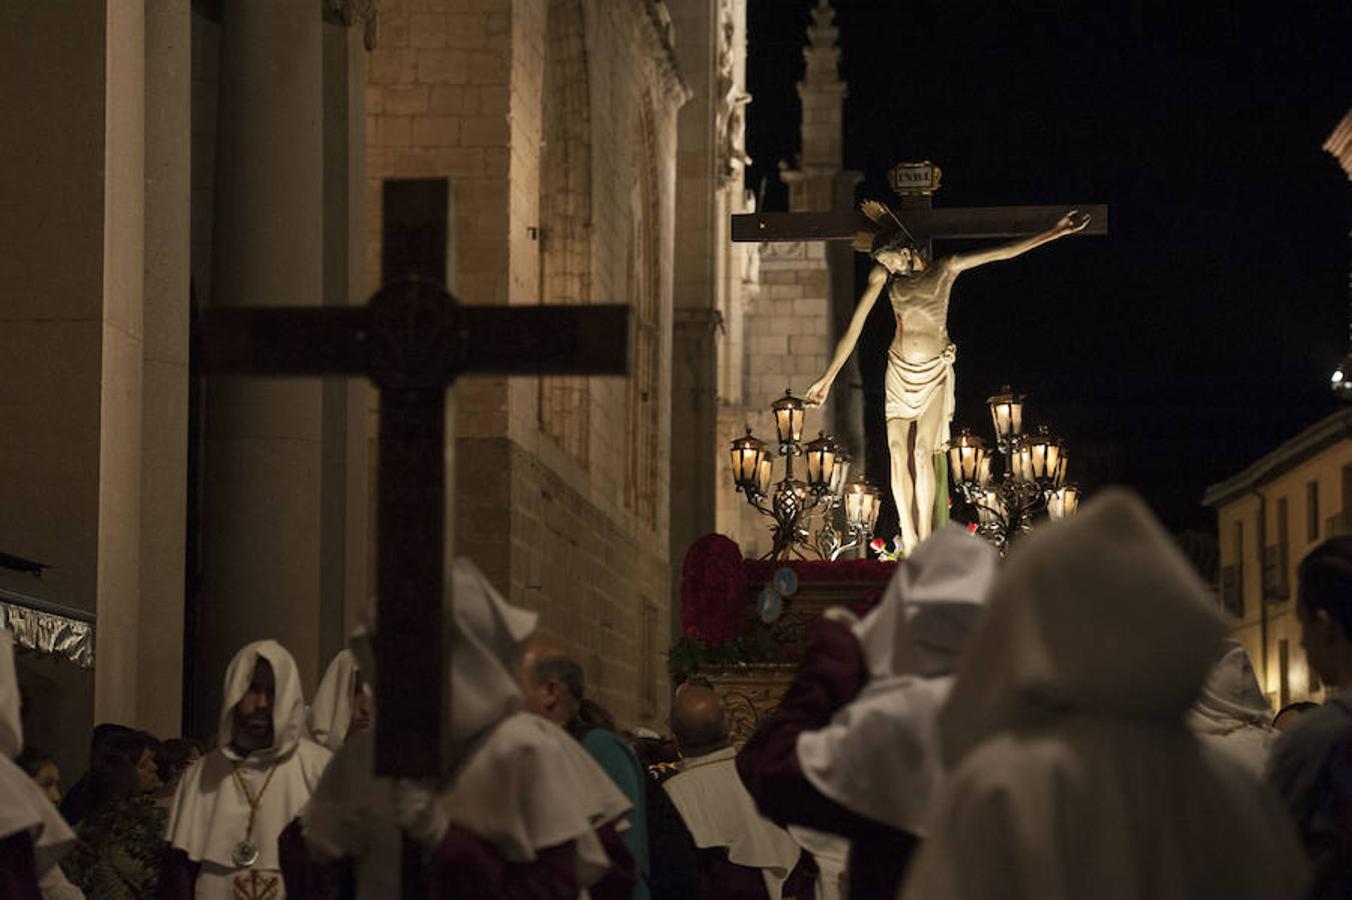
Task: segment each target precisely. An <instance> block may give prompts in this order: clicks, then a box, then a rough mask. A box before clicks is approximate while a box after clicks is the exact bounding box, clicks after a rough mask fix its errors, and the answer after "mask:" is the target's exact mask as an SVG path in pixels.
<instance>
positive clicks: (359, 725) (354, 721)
mask: <svg viewBox="0 0 1352 900" xmlns="http://www.w3.org/2000/svg"><path fill="white" fill-rule="evenodd" d="M370 727H371V691H370V688H368V687H367V685H366V682H365V680H363V679H362V677H361V670H360V669H358V670H356V671H354V672H353V673H352V714H351V716H350V718H349V719H348V724H347V730H348V733H349V734H351V733H352V732H354V731H365V730H366V729H367V728H370Z"/></svg>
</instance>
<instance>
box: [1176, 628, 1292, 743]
mask: <svg viewBox="0 0 1352 900" xmlns="http://www.w3.org/2000/svg"><path fill="white" fill-rule="evenodd" d="M1189 721H1190V724H1191V725H1192V726H1193V730H1195V731H1202V732H1210V731H1215V730H1217V729H1224V730H1229V729H1233V728H1235V727H1236V726H1240V725H1256V726H1259V727H1261V728H1264V729H1266V728H1267V727H1268V724H1269V723H1270V722H1271V721H1272V706H1271V705H1269V703H1268V701H1267V697H1265V696H1263V690H1262V688H1260V687H1259V686H1258V677H1257V676H1256V675H1254V673H1253V663H1251V662H1250V661H1249V654H1248V652H1247V651H1246V650H1245V649H1244V645H1243V644H1241V643H1240V642H1239V641H1236V640H1234V639H1233V638H1226V639H1225V640H1224V641H1222V642H1221V648H1220V654H1219V656H1218V657H1217V659H1216V664H1215V665H1213V666H1212V667H1211V671H1209V672H1208V673H1207V676H1206V681H1205V682H1204V683H1203V684H1202V692H1201V694H1200V695H1198V697H1197V702H1196V703H1195V704H1193V707H1192V711H1191V712H1190V713H1189Z"/></svg>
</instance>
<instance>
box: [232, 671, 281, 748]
mask: <svg viewBox="0 0 1352 900" xmlns="http://www.w3.org/2000/svg"><path fill="white" fill-rule="evenodd" d="M276 702H277V675H276V673H275V672H274V671H273V668H272V663H270V662H268V660H267V659H265V658H264V657H262V656H259V657H258V659H257V661H256V662H255V663H254V667H253V673H252V674H251V676H250V678H249V685H248V687H247V688H245V690H244V696H242V697H240V698H239V701H238V702H236V703H235V710H234V720H235V722H234V724H235V728H234V736H233V739H232V741H231V743H233V744H234V746H235V747H236V748H237V749H239V750H243V751H245V752H252V751H254V750H262V749H264V748H266V747H271V746H272V739H273V725H272V707H273V704H274V703H276Z"/></svg>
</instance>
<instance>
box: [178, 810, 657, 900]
mask: <svg viewBox="0 0 1352 900" xmlns="http://www.w3.org/2000/svg"><path fill="white" fill-rule="evenodd" d="M597 835H598V836H599V837H600V839H601V844H602V846H604V847H605V849H606V854H607V855H608V856H609V857H610V862H611V869H610V871H609V872H607V873H606V875H605V877H604V878H602V879H601V881H599V882H598V883H596V884H594V885H592V887H591V890H590V893H591V896H592V898H593V900H629V897H630V896H631V895H632V892H633V887H634V883H635V874H634V864H633V858H632V857H631V856H630V854H629V850H628V849H627V848H626V847H625V844H624V840H623V838H621V837H620V836H619V835H618V834H617V833H616V831H615V829H614V828H613V827H612V826H610V825H606V826H604V827H602V828H600V829H598V830H597ZM279 844H280V846H279V851H280V855H281V863H282V876H283V878H284V879H285V880H286V896H287V900H330V898H334V897H350V896H353V895H354V894H355V890H356V886H355V870H354V869H353V867H352V866H351V865H350V864H347V863H350V857H345V858H344V859H345V861H346V862H344V863H336V864H333V865H323V864H318V863H316V862H315V861H314V859H313V857H312V856H311V855H310V853H309V850H308V849H307V848H306V845H305V841H304V838H303V836H302V834H301V831H300V823H299V821H295V822H292V823H291V825H289V826H287V828H286V830H285V831H283V832H282V836H281V838H280V841H279ZM179 852H180V853H181V851H179ZM535 856H536V858H535V861H534V862H529V863H509V862H507V861H506V860H504V859H503V858H502V854H500V853H499V852H498V850H497V848H496V847H494V846H493V845H492V844H490V843H489V842H488V841H485V840H484V839H483V838H480V837H478V836H477V835H475V834H473V833H471V832H470V831H468V830H466V829H464V828H461V827H460V826H452V827H451V828H450V829H448V830H447V832H446V836H445V837H444V838H443V839H442V841H441V844H440V846H438V847H437V849H436V852H435V853H434V854H433V856H432V859H431V860H430V864H429V865H428V867H427V871H425V872H424V873H423V874H424V876H425V877H426V878H427V879H428V881H429V884H428V885H426V887H425V891H426V896H427V897H428V900H469V898H479V897H482V898H485V900H487V898H492V900H554V898H558V900H576V898H577V895H578V893H579V891H580V890H581V886H580V885H579V884H578V880H577V872H576V849H575V847H574V846H573V842H572V841H568V842H566V843H563V844H559V845H557V846H554V847H546V848H544V849H542V850H539V851H537V852H536V854H535ZM183 860H184V861H186V860H187V857H186V856H184V857H183ZM189 885H191V882H189ZM422 892H423V888H420V889H419V893H422ZM183 896H184V897H186V898H189V900H190V898H191V896H192V894H191V887H189V893H188V894H186V895H183ZM159 900H170V898H166V897H163V896H161V898H159ZM172 900H178V896H177V895H175V897H174V898H172ZM390 900H398V898H390Z"/></svg>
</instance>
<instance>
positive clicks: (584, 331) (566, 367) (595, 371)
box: [460, 305, 629, 375]
mask: <svg viewBox="0 0 1352 900" xmlns="http://www.w3.org/2000/svg"><path fill="white" fill-rule="evenodd" d="M460 314H461V316H462V320H461V327H462V328H463V329H464V332H465V333H466V334H468V335H469V337H468V339H467V340H466V341H465V347H464V357H463V371H464V372H465V374H486V375H487V374H492V375H625V374H627V373H628V372H629V307H627V306H620V305H612V306H583V307H579V306H462V307H460Z"/></svg>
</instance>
